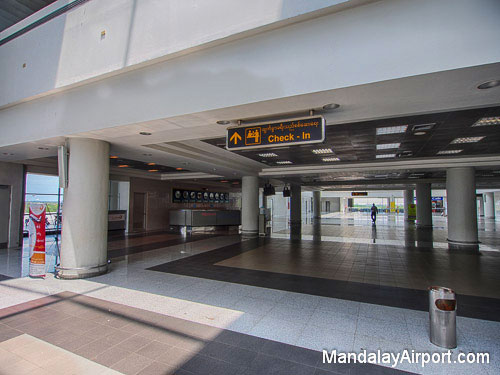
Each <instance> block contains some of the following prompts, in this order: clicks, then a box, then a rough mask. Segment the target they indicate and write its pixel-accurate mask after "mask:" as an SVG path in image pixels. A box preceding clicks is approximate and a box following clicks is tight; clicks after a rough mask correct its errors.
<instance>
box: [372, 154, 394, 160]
mask: <svg viewBox="0 0 500 375" xmlns="http://www.w3.org/2000/svg"><path fill="white" fill-rule="evenodd" d="M375 157H376V158H377V159H387V158H395V157H396V154H380V155H376V156H375Z"/></svg>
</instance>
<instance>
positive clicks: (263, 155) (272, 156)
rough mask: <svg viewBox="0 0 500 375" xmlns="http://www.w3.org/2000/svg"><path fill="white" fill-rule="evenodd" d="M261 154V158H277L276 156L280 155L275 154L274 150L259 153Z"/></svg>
mask: <svg viewBox="0 0 500 375" xmlns="http://www.w3.org/2000/svg"><path fill="white" fill-rule="evenodd" d="M259 156H260V157H261V158H275V157H277V156H278V155H277V154H275V153H274V152H265V153H263V154H259Z"/></svg>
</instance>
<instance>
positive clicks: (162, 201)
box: [128, 177, 241, 231]
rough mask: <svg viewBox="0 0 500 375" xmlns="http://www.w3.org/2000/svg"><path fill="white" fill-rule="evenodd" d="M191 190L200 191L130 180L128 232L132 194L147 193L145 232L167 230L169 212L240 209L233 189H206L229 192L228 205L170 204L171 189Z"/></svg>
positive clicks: (237, 194) (184, 185) (147, 181)
mask: <svg viewBox="0 0 500 375" xmlns="http://www.w3.org/2000/svg"><path fill="white" fill-rule="evenodd" d="M173 188H176V189H193V190H201V186H199V185H190V184H186V183H180V182H179V183H174V182H171V181H158V180H147V179H142V178H134V177H132V178H130V194H129V210H128V212H129V219H128V223H129V226H128V227H129V230H130V231H132V230H133V225H132V223H133V220H134V218H133V212H134V210H133V207H134V193H136V192H137V193H147V204H146V230H148V231H154V230H167V229H168V228H169V211H170V210H178V209H182V208H221V209H240V208H241V193H239V192H235V191H234V189H233V190H231V189H224V188H222V187H221V188H210V187H209V188H208V190H209V191H221V192H229V193H230V194H229V199H230V203H213V204H206V203H205V204H204V203H172V189H173Z"/></svg>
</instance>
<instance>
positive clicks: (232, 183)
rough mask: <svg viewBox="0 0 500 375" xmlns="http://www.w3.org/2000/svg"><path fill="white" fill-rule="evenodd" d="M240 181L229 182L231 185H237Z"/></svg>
mask: <svg viewBox="0 0 500 375" xmlns="http://www.w3.org/2000/svg"><path fill="white" fill-rule="evenodd" d="M239 183H240V182H239V181H234V182H231V185H238V184H239Z"/></svg>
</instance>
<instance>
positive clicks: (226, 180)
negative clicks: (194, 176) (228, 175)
mask: <svg viewBox="0 0 500 375" xmlns="http://www.w3.org/2000/svg"><path fill="white" fill-rule="evenodd" d="M220 182H224V183H226V182H229V181H228V180H220Z"/></svg>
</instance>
